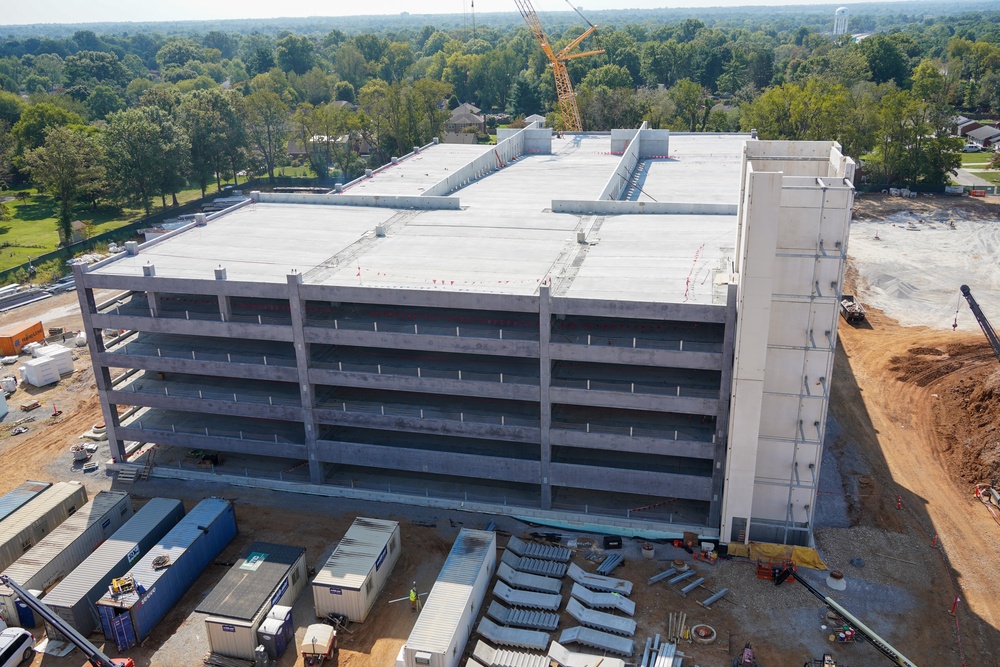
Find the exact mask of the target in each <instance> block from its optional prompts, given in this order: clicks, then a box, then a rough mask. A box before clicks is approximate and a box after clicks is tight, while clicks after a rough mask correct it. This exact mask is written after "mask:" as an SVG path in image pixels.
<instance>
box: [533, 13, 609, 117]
mask: <svg viewBox="0 0 1000 667" xmlns="http://www.w3.org/2000/svg"><path fill="white" fill-rule="evenodd" d="M514 4H516V5H517V9H518V11H519V12H521V16H522V17H523V18H524V22H525V23H526V24H528V30H530V31H531V34H532V35H533V36H534V38H535V39H536V40H537V41H538V43H539V45H541V47H542V51H543V52H544V53H545V57H546V58H548V59H549V63H550V64H551V65H552V74H553V75H554V76H555V80H556V96H557V97H558V99H559V113H560V114H561V115H562V119H563V126H564V127H565V129H566V131H567V132H580V131H581V130H583V123H582V122H581V121H580V108H579V107H578V106H577V104H576V93H575V92H573V83H572V81H570V78H569V71H568V70H567V69H566V61H567V60H573V59H575V58H583V57H584V56H594V55H599V54H601V53H604V49H599V50H596V51H583V52H581V53H573V54H571V53H570V51H572V50H573V49H575V48H576V47H577V46H579V44H580V42H582V41H583V40H585V39H586V38H587V37H589V36H590V35H592V34H594V32H596V31H597V26H595V25H593V24H591V26H590V27H589V28H588V29H587V30H585V31H584V33H583V34H582V35H580V36H579V37H577V38H576V39H574V40H573V41H572V42H570V43H569V44H567V45H566V46H565V48H563V49H562V50H561V51H559V53H556V52H555V51H553V50H552V45H551V44H550V43H549V38H548V37H547V36H546V35H545V29H544V28H542V22H541V21H540V20H539V19H538V14H537V13H536V12H535V8H534V7H533V6H532V4H531V0H514ZM577 13H578V14H579V11H577ZM581 16H582V14H581ZM588 23H589V21H588Z"/></svg>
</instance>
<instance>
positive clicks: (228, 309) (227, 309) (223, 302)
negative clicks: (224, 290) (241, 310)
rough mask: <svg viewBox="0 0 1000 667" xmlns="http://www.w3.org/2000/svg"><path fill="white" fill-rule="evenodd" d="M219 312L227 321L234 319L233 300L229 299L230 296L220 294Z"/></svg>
mask: <svg viewBox="0 0 1000 667" xmlns="http://www.w3.org/2000/svg"><path fill="white" fill-rule="evenodd" d="M219 312H220V313H221V314H222V319H223V320H225V321H226V322H230V321H232V319H233V302H232V301H230V300H229V297H228V296H226V295H225V294H220V295H219Z"/></svg>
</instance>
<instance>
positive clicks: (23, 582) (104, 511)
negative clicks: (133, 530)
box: [0, 491, 132, 628]
mask: <svg viewBox="0 0 1000 667" xmlns="http://www.w3.org/2000/svg"><path fill="white" fill-rule="evenodd" d="M130 518H132V499H131V498H130V497H129V495H128V494H127V493H124V492H122V491H101V492H99V493H98V494H97V495H96V496H94V497H93V499H92V500H91V501H90V502H89V503H87V504H86V505H84V506H83V507H81V508H80V509H79V510H77V511H76V513H75V514H74V515H73V516H71V517H70V518H68V519H66V520H65V521H63V522H62V523H61V524H60V525H59V527H57V528H56V529H55V530H53V531H52V532H51V533H49V535H48V536H47V537H45V538H44V539H42V541H41V542H39V543H38V544H36V545H35V546H34V548H32V549H31V551H29V552H28V553H26V554H24V555H23V556H21V557H20V558H18V559H17V562H15V563H14V564H13V565H11V566H10V567H8V568H7V569H6V570H5V571H4V574H5V575H7V576H8V577H10V578H11V579H13V580H14V581H15V582H17V583H18V584H20V586H21V587H22V588H26V589H28V590H39V591H45V590H48V589H50V588H52V586H54V585H55V584H57V583H58V582H59V581H60V580H62V579H63V577H65V576H66V575H67V574H69V573H70V572H72V571H73V570H75V569H76V568H77V566H79V565H80V563H82V562H83V561H84V560H85V559H86V558H87V556H89V555H90V554H91V553H93V551H94V549H96V548H97V547H98V545H99V544H101V543H102V542H104V541H105V540H106V539H108V538H109V537H111V536H112V535H113V534H114V533H115V532H116V531H117V530H118V529H119V528H121V527H122V526H123V525H124V524H125V522H126V521H128V520H129V519H130ZM0 616H2V617H3V618H4V620H5V621H6V622H7V625H19V626H21V627H24V628H33V627H35V625H36V623H35V618H34V614H33V613H32V612H31V610H30V609H28V607H27V606H25V605H24V604H20V603H19V600H18V598H17V595H16V594H15V593H14V591H12V590H11V589H10V588H8V587H7V586H0Z"/></svg>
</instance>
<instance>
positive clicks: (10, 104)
mask: <svg viewBox="0 0 1000 667" xmlns="http://www.w3.org/2000/svg"><path fill="white" fill-rule="evenodd" d="M26 106H27V105H26V104H25V103H24V100H22V99H21V97H20V96H19V95H15V94H14V93H8V92H7V91H5V90H0V122H4V123H7V127H12V126H13V125H14V123H16V122H17V121H19V120H21V114H22V113H24V108H25V107H26Z"/></svg>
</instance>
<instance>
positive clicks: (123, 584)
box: [108, 574, 135, 595]
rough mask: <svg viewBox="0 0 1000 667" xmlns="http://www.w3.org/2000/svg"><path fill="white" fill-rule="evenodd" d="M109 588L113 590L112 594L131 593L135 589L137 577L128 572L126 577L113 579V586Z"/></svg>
mask: <svg viewBox="0 0 1000 667" xmlns="http://www.w3.org/2000/svg"><path fill="white" fill-rule="evenodd" d="M108 588H109V590H110V591H111V595H124V594H125V593H131V592H132V591H134V590H135V578H134V577H132V575H131V574H126V575H125V576H124V577H120V578H118V579H112V580H111V586H109V587H108Z"/></svg>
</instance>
